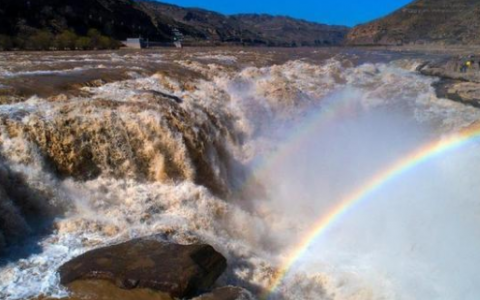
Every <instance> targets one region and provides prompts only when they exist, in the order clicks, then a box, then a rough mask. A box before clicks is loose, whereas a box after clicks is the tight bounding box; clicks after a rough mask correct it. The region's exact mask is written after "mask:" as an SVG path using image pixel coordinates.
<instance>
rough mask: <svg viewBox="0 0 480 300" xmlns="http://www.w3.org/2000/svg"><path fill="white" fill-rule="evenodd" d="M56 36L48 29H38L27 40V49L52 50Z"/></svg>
mask: <svg viewBox="0 0 480 300" xmlns="http://www.w3.org/2000/svg"><path fill="white" fill-rule="evenodd" d="M53 41H54V36H53V34H52V33H50V32H49V31H47V30H40V31H37V32H36V33H35V34H33V35H32V36H30V37H29V38H28V40H27V49H30V50H50V49H51V48H52V46H53V44H54V43H53Z"/></svg>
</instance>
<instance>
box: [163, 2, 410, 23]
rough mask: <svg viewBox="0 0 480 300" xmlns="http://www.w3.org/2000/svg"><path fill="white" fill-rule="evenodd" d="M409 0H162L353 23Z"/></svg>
mask: <svg viewBox="0 0 480 300" xmlns="http://www.w3.org/2000/svg"><path fill="white" fill-rule="evenodd" d="M411 1H412V0H161V2H166V3H173V4H177V5H181V6H187V7H201V8H206V9H209V10H214V11H218V12H222V13H225V14H235V13H268V14H273V15H289V16H292V17H296V18H302V19H306V20H309V21H315V22H321V23H327V24H338V25H348V26H353V25H356V24H359V23H364V22H367V21H370V20H373V19H376V18H378V17H381V16H384V15H386V14H388V13H390V12H392V11H394V10H395V9H398V8H400V7H402V6H404V5H405V4H407V3H409V2H411Z"/></svg>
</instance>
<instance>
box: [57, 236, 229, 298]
mask: <svg viewBox="0 0 480 300" xmlns="http://www.w3.org/2000/svg"><path fill="white" fill-rule="evenodd" d="M226 267H227V262H226V259H225V258H224V257H223V256H222V255H221V254H220V253H218V252H216V251H215V249H213V247H211V246H208V245H189V246H183V245H178V244H172V243H168V242H163V241H161V240H159V239H156V238H154V237H150V238H141V239H136V240H132V241H129V242H126V243H123V244H119V245H114V246H109V247H105V248H101V249H97V250H93V251H90V252H87V253H85V254H83V255H81V256H79V257H77V258H74V259H73V260H71V261H69V262H67V263H66V264H64V265H63V266H61V267H60V268H59V274H60V278H61V283H62V284H64V285H67V284H70V283H72V282H74V281H77V280H86V279H99V280H108V281H110V282H113V283H114V284H115V285H116V286H118V287H120V288H123V289H134V288H148V289H152V290H156V291H161V292H164V293H167V294H169V295H170V296H171V297H177V298H185V297H188V296H192V295H195V294H198V293H199V292H200V291H203V290H206V289H208V288H210V287H211V286H212V285H213V284H214V283H215V281H216V280H217V278H218V277H219V276H220V275H221V274H222V273H223V272H224V271H225V269H226Z"/></svg>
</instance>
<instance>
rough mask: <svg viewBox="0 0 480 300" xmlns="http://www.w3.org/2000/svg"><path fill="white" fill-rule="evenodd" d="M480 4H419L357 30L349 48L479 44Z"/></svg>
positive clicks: (478, 0)
mask: <svg viewBox="0 0 480 300" xmlns="http://www.w3.org/2000/svg"><path fill="white" fill-rule="evenodd" d="M479 13H480V0H416V1H413V2H412V3H411V4H409V5H407V6H405V7H403V8H401V9H399V10H397V11H395V12H393V13H392V14H390V15H388V16H386V17H384V18H381V19H378V20H375V21H373V22H370V23H367V24H363V25H360V26H357V27H355V28H354V29H353V30H352V31H351V32H350V33H349V34H348V37H347V43H348V44H350V45H401V44H467V45H468V44H478V43H480V35H479V34H478V32H479V31H480V23H479V21H480V19H479V18H478V16H479Z"/></svg>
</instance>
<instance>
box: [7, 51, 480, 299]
mask: <svg viewBox="0 0 480 300" xmlns="http://www.w3.org/2000/svg"><path fill="white" fill-rule="evenodd" d="M34 55H35V54H11V55H10V54H8V55H4V56H2V57H1V58H0V77H1V78H0V91H1V93H0V95H1V97H2V98H1V99H2V101H1V105H0V197H1V198H2V201H0V249H3V250H4V251H5V253H6V256H5V257H6V259H4V260H3V261H0V298H1V299H9V300H14V299H29V298H35V297H39V296H46V297H52V298H57V297H58V298H61V297H66V296H68V292H67V290H65V289H64V288H63V287H61V286H60V284H59V277H58V275H57V273H56V270H57V268H58V267H59V266H60V265H62V264H63V263H65V262H66V261H68V260H69V259H71V258H73V257H76V256H78V255H80V254H82V253H84V252H86V251H88V250H91V249H95V248H98V247H101V246H105V245H111V244H115V243H118V242H122V241H127V240H129V239H132V238H136V237H142V236H149V235H161V236H162V237H163V238H164V239H165V240H167V241H174V242H177V243H180V244H191V243H196V242H202V243H208V244H211V245H213V246H214V247H215V248H216V249H217V250H218V251H219V252H221V253H222V254H223V255H225V256H226V258H227V260H228V269H227V272H226V274H225V275H223V276H222V277H221V278H220V280H219V285H235V286H242V287H245V288H247V289H248V290H249V291H251V292H252V293H253V295H254V296H255V297H256V298H259V299H260V298H268V299H282V300H283V299H284V300H287V299H325V300H374V299H378V300H380V299H385V300H410V299H441V300H447V299H448V300H451V299H466V300H470V299H471V300H474V299H475V300H476V299H477V298H478V295H480V285H478V282H479V281H480V271H479V270H478V266H479V265H480V252H479V251H478V249H479V247H480V226H479V225H480V200H479V199H478V195H479V194H480V177H479V176H478V169H479V168H480V141H478V140H477V139H475V138H471V139H469V140H468V141H467V142H465V143H463V144H462V145H460V146H458V147H455V148H453V149H449V150H448V151H444V152H441V153H438V154H437V155H434V156H432V157H431V158H430V159H428V160H426V161H422V162H421V163H417V164H415V165H413V164H412V166H411V168H409V169H408V170H406V171H405V172H402V173H401V174H398V175H396V176H390V177H392V178H390V180H388V181H379V184H378V185H377V186H376V189H375V190H374V191H373V192H371V193H368V194H367V195H365V197H363V198H362V200H361V201H358V202H356V203H355V205H354V206H353V207H350V208H349V209H348V210H347V211H346V212H345V213H342V214H341V215H338V214H337V215H335V216H333V217H332V216H331V215H332V214H333V212H334V211H335V209H336V207H337V206H338V205H339V204H340V203H341V202H342V201H343V200H344V199H345V198H346V197H349V195H350V194H351V193H354V192H355V191H356V190H359V189H362V187H363V186H365V185H366V184H368V183H369V182H370V181H371V180H372V178H375V177H376V176H378V175H377V174H381V173H382V172H385V170H386V169H387V168H389V167H390V166H392V165H394V164H395V163H396V162H398V161H402V159H404V158H405V157H407V156H408V155H410V154H411V153H414V152H415V151H417V150H418V149H421V148H422V147H423V146H425V145H428V144H431V143H433V142H436V141H441V140H442V139H444V138H447V137H449V136H451V135H452V134H456V133H458V132H461V131H462V130H468V129H469V128H473V127H474V126H478V124H476V122H478V120H480V110H478V109H477V108H474V107H470V106H465V105H463V104H461V103H456V102H452V101H450V100H447V99H441V98H438V97H437V96H436V94H435V91H434V88H433V87H432V84H433V83H434V82H435V81H436V79H435V78H432V77H424V76H422V75H420V74H418V73H417V72H416V68H417V67H418V66H419V65H421V64H422V63H423V62H424V61H425V59H426V58H425V57H415V56H406V55H404V56H401V55H398V54H391V53H382V52H378V53H377V54H376V55H374V57H372V54H369V55H370V56H368V57H367V55H366V54H364V53H362V52H360V51H356V52H348V51H338V53H336V54H332V55H327V54H326V52H322V51H314V50H308V51H306V52H305V53H300V54H295V55H293V54H292V53H290V52H288V51H284V52H282V51H281V50H249V51H239V50H236V51H233V50H228V49H226V50H214V51H205V52H203V51H200V50H197V52H195V51H190V52H189V51H185V52H183V53H179V52H174V51H170V50H169V51H166V52H165V53H162V54H158V53H153V52H138V53H137V52H125V53H123V52H119V53H113V54H105V53H92V54H83V55H78V54H71V55H68V54H51V55H50V56H49V55H42V56H41V58H40V57H37V58H38V59H33V58H32V56H34ZM27 61H33V62H34V63H32V64H27V63H26V62H27ZM389 61H391V62H389ZM92 72H103V73H101V74H102V76H104V79H103V80H92V78H93V77H92V76H93V75H92ZM32 78H34V79H35V82H38V86H35V85H34V84H32V82H33V80H32ZM77 81H78V82H77ZM42 82H51V85H50V87H53V88H47V87H45V86H41V85H42ZM12 88H16V89H17V90H18V89H20V90H22V93H20V94H15V93H9V92H8V91H9V89H12ZM329 218H330V219H331V220H329V222H328V228H327V229H326V230H323V231H322V232H321V233H320V234H316V235H312V232H314V231H315V229H316V228H314V227H315V226H316V224H319V222H322V220H326V219H329ZM308 237H310V238H308ZM306 239H307V240H306Z"/></svg>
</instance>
